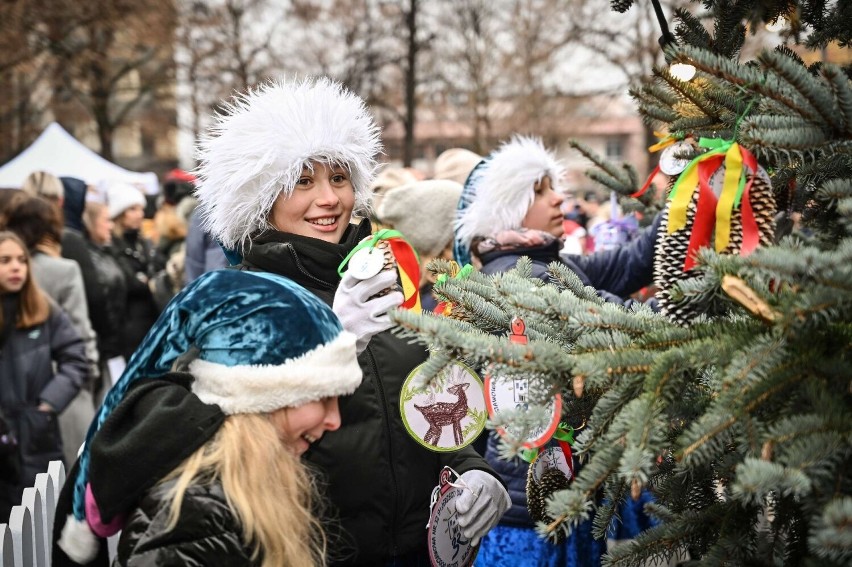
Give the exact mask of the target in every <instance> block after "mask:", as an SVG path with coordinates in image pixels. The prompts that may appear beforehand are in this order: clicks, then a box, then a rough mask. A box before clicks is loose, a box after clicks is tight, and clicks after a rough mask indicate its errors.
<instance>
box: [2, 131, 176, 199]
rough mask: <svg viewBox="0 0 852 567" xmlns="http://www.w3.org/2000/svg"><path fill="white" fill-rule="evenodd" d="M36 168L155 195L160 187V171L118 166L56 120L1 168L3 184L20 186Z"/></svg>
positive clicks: (89, 182)
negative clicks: (128, 186)
mask: <svg viewBox="0 0 852 567" xmlns="http://www.w3.org/2000/svg"><path fill="white" fill-rule="evenodd" d="M33 171H47V172H48V173H52V174H53V175H56V176H57V177H76V178H78V179H82V180H83V181H85V182H86V183H88V184H89V185H99V184H101V183H108V182H110V181H124V182H126V183H130V184H132V185H136V186H137V187H139V189H141V190H142V191H143V192H145V193H148V194H151V195H156V194H157V193H158V192H159V190H160V186H159V182H158V181H157V174H156V173H152V172H147V173H137V172H135V171H130V170H127V169H124V168H123V167H119V166H117V165H115V164H114V163H112V162H110V161H108V160H106V159H104V158H102V157H101V156H99V155H98V154H96V153H95V152H93V151H92V150H90V149H89V148H87V147H86V146H84V145H83V144H81V143H80V142H78V141H77V139H76V138H74V136H72V135H71V134H69V133H68V132H67V131H66V130H65V129H64V128H63V127H62V126H60V125H59V124H57V123H56V122H53V123H51V124H50V126H48V127H47V128H45V129H44V132H42V133H41V135H40V136H39V137H38V138H37V139H36V140H35V141H34V142H33V143H32V145H30V147H28V148H27V149H25V150H24V151H22V152H21V153H20V154H19V155H18V157H16V158H15V159H13V160H12V161H10V162H8V163H7V164H5V165H3V166H2V167H0V187H3V188H7V189H15V188H18V187H20V186H21V185H22V184H23V183H24V180H25V179H26V178H27V176H28V175H29V174H30V173H32V172H33Z"/></svg>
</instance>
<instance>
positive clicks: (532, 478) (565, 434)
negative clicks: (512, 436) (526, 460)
mask: <svg viewBox="0 0 852 567" xmlns="http://www.w3.org/2000/svg"><path fill="white" fill-rule="evenodd" d="M553 439H554V441H555V442H556V443H555V444H552V445H549V446H548V447H546V448H545V449H543V450H542V451H541V452H540V453H538V454H537V455H535V456H534V457H533V458H532V459H531V463H530V466H529V469H527V486H526V492H527V509H528V511H529V514H530V518H532V519H533V520H534V521H536V522H544V523H545V524H552V523H553V522H554V521H555V518H553V517H552V516H550V515H549V514H548V513H547V500H548V499H549V498H550V497H551V496H552V495H553V493H554V492H556V491H558V490H565V489H566V488H568V486H569V485H570V484H571V481H572V480H574V456H573V453H572V451H571V445H572V444H573V442H574V432H573V430H572V429H571V428H570V427H568V426H567V425H565V424H564V423H563V424H560V426H559V428H558V429H557V431H556V433H555V434H554V436H553ZM564 539H565V534H564V533H563V532H562V531H557V532H556V542H557V543H561V542H562V541H564Z"/></svg>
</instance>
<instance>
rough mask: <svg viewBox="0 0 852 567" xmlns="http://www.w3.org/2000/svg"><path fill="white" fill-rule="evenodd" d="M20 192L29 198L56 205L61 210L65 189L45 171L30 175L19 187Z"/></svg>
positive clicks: (53, 176) (55, 178) (57, 179)
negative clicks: (43, 200)
mask: <svg viewBox="0 0 852 567" xmlns="http://www.w3.org/2000/svg"><path fill="white" fill-rule="evenodd" d="M21 190H22V191H23V192H24V193H26V194H27V195H30V196H31V197H41V198H42V199H47V200H48V201H50V202H52V203H54V204H56V205H57V206H59V208H60V209H61V208H62V202H63V200H64V198H65V188H64V187H63V186H62V182H61V181H60V180H59V178H58V177H56V176H55V175H53V174H52V173H48V172H46V171H34V172H32V173H30V174H29V175H28V176H27V178H26V179H24V183H23V184H22V185H21Z"/></svg>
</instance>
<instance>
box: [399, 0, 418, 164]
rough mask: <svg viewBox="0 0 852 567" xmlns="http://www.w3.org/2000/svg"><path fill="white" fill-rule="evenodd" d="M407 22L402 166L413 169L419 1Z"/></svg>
mask: <svg viewBox="0 0 852 567" xmlns="http://www.w3.org/2000/svg"><path fill="white" fill-rule="evenodd" d="M405 20H406V25H407V27H408V56H407V62H408V64H407V67H406V69H405V141H404V142H403V145H402V165H403V167H411V163H412V162H413V161H414V126H415V123H416V106H417V101H416V99H415V96H414V94H415V93H414V91H415V89H416V88H417V73H416V72H417V0H410V2H409V7H408V12H407V13H406V15H405Z"/></svg>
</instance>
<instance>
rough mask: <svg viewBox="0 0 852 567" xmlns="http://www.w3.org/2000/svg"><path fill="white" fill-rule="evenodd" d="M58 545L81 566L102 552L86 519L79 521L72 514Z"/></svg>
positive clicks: (96, 537) (63, 529)
mask: <svg viewBox="0 0 852 567" xmlns="http://www.w3.org/2000/svg"><path fill="white" fill-rule="evenodd" d="M72 482H73V481H72ZM56 543H57V545H58V546H59V548H60V549H62V551H64V552H65V555H67V556H68V557H69V558H70V559H71V560H73V561H74V562H75V563H79V564H80V565H85V564H87V563H91V562H92V560H93V559H94V558H95V557H97V555H98V551H99V550H100V542H99V541H98V536H96V535H95V534H94V532H92V529H91V528H90V527H89V524H88V522H87V521H86V520H85V519H83V520H78V519H77V518H75V517H74V516H72V515H71V514H69V515H68V518H67V519H66V520H65V525H64V526H62V534H61V535H60V537H59V541H57V542H56Z"/></svg>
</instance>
